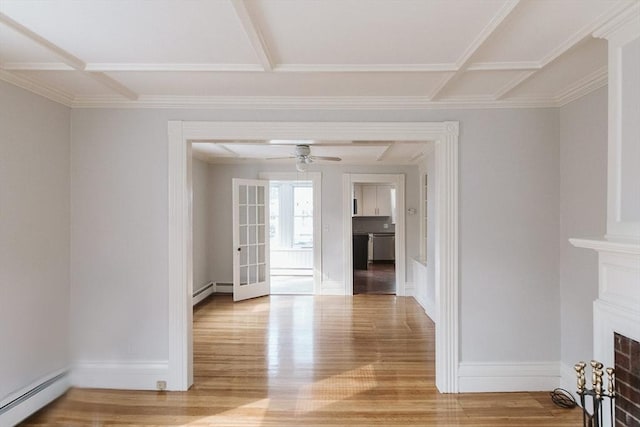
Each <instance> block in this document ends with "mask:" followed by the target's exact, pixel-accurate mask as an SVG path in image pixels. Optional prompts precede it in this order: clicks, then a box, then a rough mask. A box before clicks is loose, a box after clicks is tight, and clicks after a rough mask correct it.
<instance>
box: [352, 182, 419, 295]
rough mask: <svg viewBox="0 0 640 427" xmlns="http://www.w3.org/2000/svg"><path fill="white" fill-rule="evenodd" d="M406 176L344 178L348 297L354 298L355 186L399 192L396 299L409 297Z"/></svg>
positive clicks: (397, 199)
mask: <svg viewBox="0 0 640 427" xmlns="http://www.w3.org/2000/svg"><path fill="white" fill-rule="evenodd" d="M404 178H405V177H404V175H403V174H382V173H376V174H362V173H345V174H344V175H342V230H343V235H344V242H343V243H344V257H345V260H344V287H345V294H346V295H353V243H352V240H351V235H352V234H353V230H352V229H353V220H352V219H353V217H352V214H351V209H352V205H353V199H352V198H351V197H352V188H353V184H366V183H371V184H379V183H383V184H390V185H393V186H395V188H396V247H395V251H396V252H395V253H396V295H398V296H406V290H405V284H406V283H407V276H406V272H405V270H406V266H407V261H406V255H405V253H406V247H407V246H406V244H405V241H406V237H407V235H406V233H405V225H404V223H405V193H404V185H405V184H404V181H405V179H404Z"/></svg>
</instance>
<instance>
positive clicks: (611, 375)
mask: <svg viewBox="0 0 640 427" xmlns="http://www.w3.org/2000/svg"><path fill="white" fill-rule="evenodd" d="M586 366H587V364H586V363H585V362H579V363H576V365H575V366H574V369H575V370H576V374H577V376H578V396H580V406H582V425H583V427H605V424H603V421H604V419H605V417H604V412H605V407H606V405H604V404H603V401H604V400H605V399H608V400H609V417H610V420H611V424H609V425H610V426H613V423H614V416H613V405H614V403H613V400H614V399H615V398H616V390H615V381H616V373H615V370H614V369H613V368H607V369H606V370H604V371H603V369H602V368H603V365H602V363H600V362H598V361H597V360H592V361H591V385H592V388H591V389H587V388H585V384H586V379H585V374H584V369H585V367H586ZM605 371H606V373H607V389H606V390H604V389H603V384H602V377H603V375H604V372H605ZM587 401H590V402H591V405H590V406H591V407H592V408H593V413H592V414H591V413H589V410H588V409H587V408H586V406H585V403H587Z"/></svg>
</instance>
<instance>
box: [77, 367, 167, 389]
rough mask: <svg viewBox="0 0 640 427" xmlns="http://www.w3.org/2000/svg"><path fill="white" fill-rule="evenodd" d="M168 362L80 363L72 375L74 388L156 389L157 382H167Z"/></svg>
mask: <svg viewBox="0 0 640 427" xmlns="http://www.w3.org/2000/svg"><path fill="white" fill-rule="evenodd" d="M168 378H169V362H168V361H166V360H164V361H139V362H79V363H77V364H76V366H75V368H74V369H73V373H72V375H71V383H72V384H73V385H74V386H75V387H85V388H112V389H113V388H115V389H124V390H157V381H168ZM169 387H170V385H169Z"/></svg>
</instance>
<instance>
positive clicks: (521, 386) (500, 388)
mask: <svg viewBox="0 0 640 427" xmlns="http://www.w3.org/2000/svg"><path fill="white" fill-rule="evenodd" d="M559 385H560V362H511V363H508V362H507V363H482V362H461V363H460V365H459V368H458V388H459V390H460V392H461V393H482V392H510V391H550V390H553V389H554V388H556V387H558V386H559Z"/></svg>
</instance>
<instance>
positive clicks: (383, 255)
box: [371, 233, 396, 261]
mask: <svg viewBox="0 0 640 427" xmlns="http://www.w3.org/2000/svg"><path fill="white" fill-rule="evenodd" d="M371 238H372V241H373V245H372V246H373V261H395V259H396V236H395V235H394V234H391V233H373V234H372V235H371Z"/></svg>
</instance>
